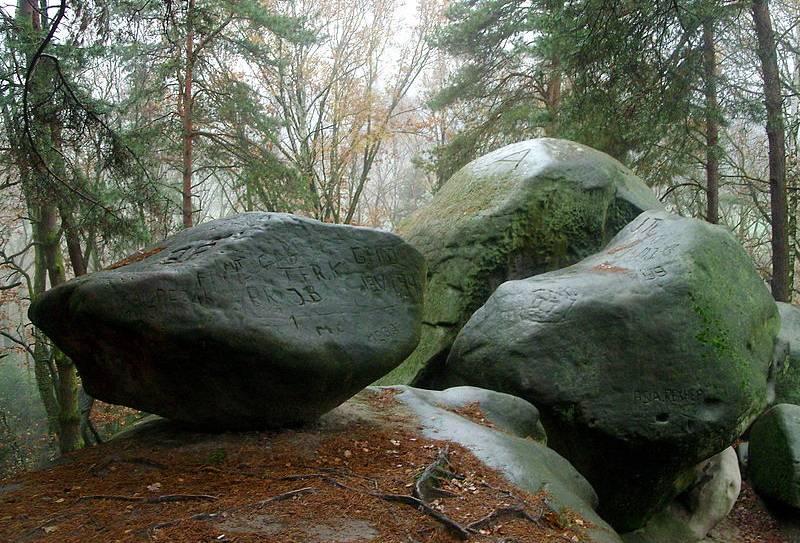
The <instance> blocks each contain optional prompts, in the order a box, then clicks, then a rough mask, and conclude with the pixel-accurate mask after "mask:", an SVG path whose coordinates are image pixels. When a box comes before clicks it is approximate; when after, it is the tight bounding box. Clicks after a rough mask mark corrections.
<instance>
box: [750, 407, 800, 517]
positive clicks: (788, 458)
mask: <svg viewBox="0 0 800 543" xmlns="http://www.w3.org/2000/svg"><path fill="white" fill-rule="evenodd" d="M748 473H749V476H750V481H751V483H752V484H753V487H754V488H755V489H756V491H758V493H759V494H762V495H763V496H767V497H769V498H772V499H774V500H778V501H779V502H782V503H784V504H786V505H790V506H792V507H796V508H798V509H800V406H797V405H792V404H785V403H784V404H778V405H776V406H774V407H772V408H771V409H770V410H769V411H767V412H766V413H764V414H763V415H761V416H760V417H759V418H758V420H757V421H756V422H755V424H753V427H752V428H751V430H750V461H749V464H748Z"/></svg>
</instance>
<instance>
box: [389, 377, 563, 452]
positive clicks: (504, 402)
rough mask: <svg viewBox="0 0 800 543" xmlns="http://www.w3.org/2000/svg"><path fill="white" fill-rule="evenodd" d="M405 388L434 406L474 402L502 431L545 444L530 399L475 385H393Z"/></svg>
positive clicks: (450, 407)
mask: <svg viewBox="0 0 800 543" xmlns="http://www.w3.org/2000/svg"><path fill="white" fill-rule="evenodd" d="M396 388H397V389H398V390H403V391H408V393H409V396H407V397H406V396H403V398H406V399H409V401H410V398H412V397H413V398H418V399H420V400H422V401H425V402H427V403H429V404H431V405H434V406H436V407H443V408H445V409H448V410H459V409H460V410H463V411H465V412H466V413H469V408H470V407H472V406H477V407H478V408H479V409H480V412H481V413H482V414H484V415H485V416H486V418H487V419H488V421H489V423H490V424H492V425H493V426H494V427H495V428H497V429H498V430H500V431H503V432H505V433H508V434H511V435H515V436H518V437H521V438H530V439H533V440H534V441H538V442H539V443H541V444H542V445H546V444H547V434H546V433H545V431H544V426H542V422H541V421H540V420H539V410H538V409H536V407H534V406H533V405H532V404H531V403H530V402H526V401H525V400H523V399H522V398H517V397H516V396H512V395H510V394H503V393H502V392H494V391H492V390H486V389H483V388H477V387H468V386H465V387H453V388H448V389H447V390H441V391H437V390H423V389H421V388H415V389H412V388H408V387H396Z"/></svg>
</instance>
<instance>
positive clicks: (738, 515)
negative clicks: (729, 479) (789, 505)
mask: <svg viewBox="0 0 800 543" xmlns="http://www.w3.org/2000/svg"><path fill="white" fill-rule="evenodd" d="M798 517H800V514H798V513H797V512H796V511H794V512H791V511H785V510H782V509H780V508H776V507H768V506H767V505H766V504H765V503H764V501H763V500H761V498H759V497H758V496H757V495H756V493H755V492H754V491H753V488H752V487H751V486H750V485H749V484H748V483H747V481H744V482H743V483H742V491H741V493H740V494H739V499H738V500H737V501H736V505H734V507H733V511H731V513H730V514H729V515H728V516H727V518H725V520H723V521H722V522H721V523H719V525H717V527H716V528H714V530H712V532H711V534H709V536H708V538H707V539H706V540H705V542H704V543H800V518H798Z"/></svg>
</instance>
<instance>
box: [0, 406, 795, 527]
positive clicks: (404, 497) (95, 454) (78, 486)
mask: <svg viewBox="0 0 800 543" xmlns="http://www.w3.org/2000/svg"><path fill="white" fill-rule="evenodd" d="M372 401H374V402H378V403H379V405H375V406H374V407H375V408H376V412H378V413H380V415H379V416H380V417H381V418H382V419H383V420H380V421H378V422H377V423H371V422H370V421H363V420H361V421H357V422H355V423H354V424H352V425H349V426H346V427H341V428H316V429H313V428H312V429H302V430H289V431H283V432H280V433H270V432H249V433H226V434H199V433H179V434H176V433H174V432H173V433H170V434H165V435H158V434H156V435H152V436H150V437H149V438H148V437H144V438H141V437H139V436H137V435H136V434H134V435H132V437H130V438H123V439H116V440H113V441H111V442H109V443H105V444H102V445H99V446H97V447H92V448H89V449H84V450H81V451H79V452H77V453H73V454H69V455H66V456H65V457H64V458H63V459H61V460H60V461H59V462H58V464H57V465H54V466H52V467H50V468H48V469H44V470H39V471H34V472H29V473H24V474H20V475H19V476H17V477H15V478H12V479H6V480H0V541H9V542H20V543H26V542H32V541H48V542H50V541H51V542H58V543H61V542H64V543H69V542H76V543H77V542H80V543H87V542H95V541H96V542H103V543H106V542H117V541H119V542H139V541H154V542H162V541H163V542H174V543H184V542H193V543H194V542H212V541H213V542H237V543H245V542H251V541H260V542H268V543H269V542H274V543H279V542H280V543H294V542H297V543H301V542H302V543H323V542H324V543H350V542H352V543H355V542H367V541H380V542H381V543H451V542H456V541H463V540H465V539H468V540H469V541H475V542H478V543H489V542H491V543H554V542H559V543H577V542H581V541H586V540H587V539H586V538H585V536H584V531H585V528H587V527H588V526H589V524H588V522H587V521H585V520H583V519H581V518H580V517H579V516H577V515H575V514H571V513H567V514H557V513H555V512H554V511H553V510H551V508H550V507H549V505H548V501H547V495H546V494H544V493H539V494H536V495H532V494H529V493H526V492H524V491H522V490H520V489H519V488H517V487H515V486H513V485H511V484H509V483H508V482H506V481H505V480H504V479H503V478H502V476H501V475H500V474H498V473H497V472H495V471H493V470H491V469H489V468H487V467H486V466H485V465H484V464H483V463H481V462H480V461H479V460H477V459H476V458H475V457H474V456H473V455H472V454H471V453H470V452H469V451H467V450H466V449H464V448H463V447H460V446H458V445H456V444H453V443H445V442H441V441H434V440H430V439H426V438H424V437H422V436H421V435H420V433H419V432H418V431H416V428H415V424H416V423H415V422H414V421H409V420H407V419H402V420H401V418H400V416H399V415H397V413H396V412H395V411H393V410H392V409H390V408H389V407H390V404H391V403H392V402H393V401H394V399H393V398H392V397H391V396H390V395H384V396H380V395H379V396H377V397H375V399H374V400H372ZM463 411H464V412H463V413H462V412H459V414H461V415H463V416H468V417H470V418H472V419H473V420H474V421H475V422H484V423H485V418H484V417H483V416H482V415H481V413H480V412H477V413H472V412H470V411H469V410H463ZM442 458H446V459H447V461H448V462H449V464H448V466H447V469H448V470H449V471H451V472H452V473H453V477H446V478H444V479H443V480H441V481H440V483H441V484H440V489H441V492H438V494H439V497H437V498H436V499H435V500H433V501H430V502H429V504H430V506H429V507H428V508H427V510H421V509H420V508H419V507H418V506H419V504H418V503H415V502H413V498H412V499H409V497H410V496H412V491H413V490H414V486H415V483H416V481H417V480H419V478H420V476H421V474H422V473H424V472H425V470H426V468H429V467H430V466H433V465H436V464H437V462H439V463H440V462H441V460H442ZM777 516H778V518H782V516H781V515H780V514H779V515H777ZM793 530H794V531H793ZM706 542H707V543H800V519H798V521H796V522H795V523H792V522H791V521H789V520H787V518H783V520H782V521H781V522H779V521H777V520H776V518H775V515H773V514H771V513H770V511H769V509H767V507H766V506H765V505H764V503H763V502H762V501H761V500H760V499H759V498H758V497H757V496H756V495H755V493H754V492H753V491H752V489H751V488H750V487H749V485H747V484H746V483H745V484H744V485H743V489H742V493H741V495H740V497H739V500H738V501H737V503H736V506H735V508H734V510H733V511H732V512H731V514H730V515H729V516H728V518H727V519H725V520H724V521H723V522H722V523H721V524H720V525H719V526H718V527H717V528H716V529H715V530H714V531H713V532H712V534H711V535H710V536H709V538H708V539H707V540H706Z"/></svg>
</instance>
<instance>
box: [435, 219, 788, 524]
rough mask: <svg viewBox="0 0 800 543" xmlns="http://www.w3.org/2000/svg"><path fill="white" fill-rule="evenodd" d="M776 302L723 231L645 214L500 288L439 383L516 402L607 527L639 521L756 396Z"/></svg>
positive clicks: (728, 434)
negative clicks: (579, 478) (574, 474)
mask: <svg viewBox="0 0 800 543" xmlns="http://www.w3.org/2000/svg"><path fill="white" fill-rule="evenodd" d="M778 325H779V320H778V311H777V308H776V305H775V303H774V301H773V300H772V298H771V296H770V293H769V291H768V290H767V288H766V286H765V285H764V282H763V281H762V280H761V278H760V277H759V276H758V274H757V273H756V271H755V269H754V267H753V265H752V263H751V261H750V258H749V257H748V255H747V254H746V253H745V252H744V250H743V249H742V247H741V246H740V245H739V244H738V242H737V241H736V240H735V239H734V238H733V236H731V234H730V233H729V232H728V231H727V230H726V229H724V228H722V227H719V226H714V225H710V224H708V223H705V222H703V221H699V220H694V219H685V218H681V217H677V216H674V215H669V214H667V213H664V212H658V211H648V212H645V213H643V214H642V215H640V216H639V217H638V218H637V219H636V220H635V221H634V222H632V223H631V224H630V225H629V226H627V227H626V228H625V229H623V230H622V231H621V232H620V233H619V235H618V236H617V237H615V238H614V240H613V241H612V242H611V243H610V244H609V245H608V247H606V248H605V249H604V250H603V251H601V252H600V253H598V254H596V255H594V256H591V257H589V258H587V259H585V260H583V261H581V262H580V263H578V264H576V265H573V266H571V267H569V268H565V269H563V270H559V271H555V272H550V273H547V274H543V275H539V276H534V277H531V278H529V279H526V280H522V281H509V282H507V283H505V284H503V285H502V286H500V287H499V288H498V289H497V291H496V292H495V293H494V294H493V295H492V297H491V298H490V299H489V300H488V301H487V303H486V304H485V305H484V306H483V307H482V308H481V309H479V310H478V311H477V312H476V313H475V314H474V315H473V316H472V318H471V319H470V321H469V322H468V323H467V324H466V326H465V327H464V328H463V330H462V331H461V333H460V334H459V336H458V339H457V340H456V342H455V344H454V345H453V349H452V351H451V353H450V357H449V359H448V361H447V365H446V372H445V375H446V382H447V383H448V384H450V385H461V384H470V385H475V386H481V387H484V388H489V389H492V390H498V391H502V392H506V393H509V394H513V395H516V396H520V397H522V398H525V399H527V400H528V401H530V402H531V403H533V404H534V405H536V407H538V408H539V409H540V411H541V413H542V420H543V423H544V426H545V429H546V430H547V435H548V443H549V445H550V446H551V447H553V449H555V450H556V451H558V452H559V453H560V454H562V455H563V456H564V457H565V458H567V459H569V460H570V461H571V462H572V463H573V464H574V465H575V466H576V467H577V468H578V470H579V471H580V472H581V473H582V474H583V475H585V476H586V477H587V479H588V480H589V481H590V482H591V483H592V485H593V486H594V488H595V490H597V492H598V494H599V495H600V511H601V514H603V515H604V518H606V520H608V521H610V522H611V523H612V525H614V526H615V527H616V528H617V529H618V530H619V531H628V530H633V529H636V528H638V527H640V526H641V525H642V524H643V523H644V522H645V521H646V520H647V518H648V517H649V516H651V515H652V514H653V513H655V512H656V511H658V510H660V509H661V508H663V507H664V506H665V505H666V504H667V503H668V502H669V500H671V499H672V498H673V497H675V496H676V495H677V494H678V493H679V492H680V491H681V490H683V489H684V488H685V486H686V485H687V484H688V482H689V481H690V480H691V478H690V474H689V472H688V471H687V470H690V469H691V468H692V467H693V466H694V465H696V464H697V463H698V462H700V461H702V460H704V459H706V458H709V457H710V456H712V455H714V454H716V453H718V452H720V451H721V450H723V449H725V448H726V447H728V446H729V445H730V444H731V443H732V442H733V440H734V439H736V438H737V437H738V436H739V435H741V433H742V432H743V431H744V429H745V428H746V427H747V426H748V425H749V424H750V422H751V421H752V420H754V418H755V417H756V416H757V415H758V414H759V413H760V412H761V410H762V409H763V408H764V407H765V405H766V402H767V381H768V375H769V374H770V371H771V369H770V366H771V362H772V355H773V343H774V339H775V336H776V334H777V331H778Z"/></svg>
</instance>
